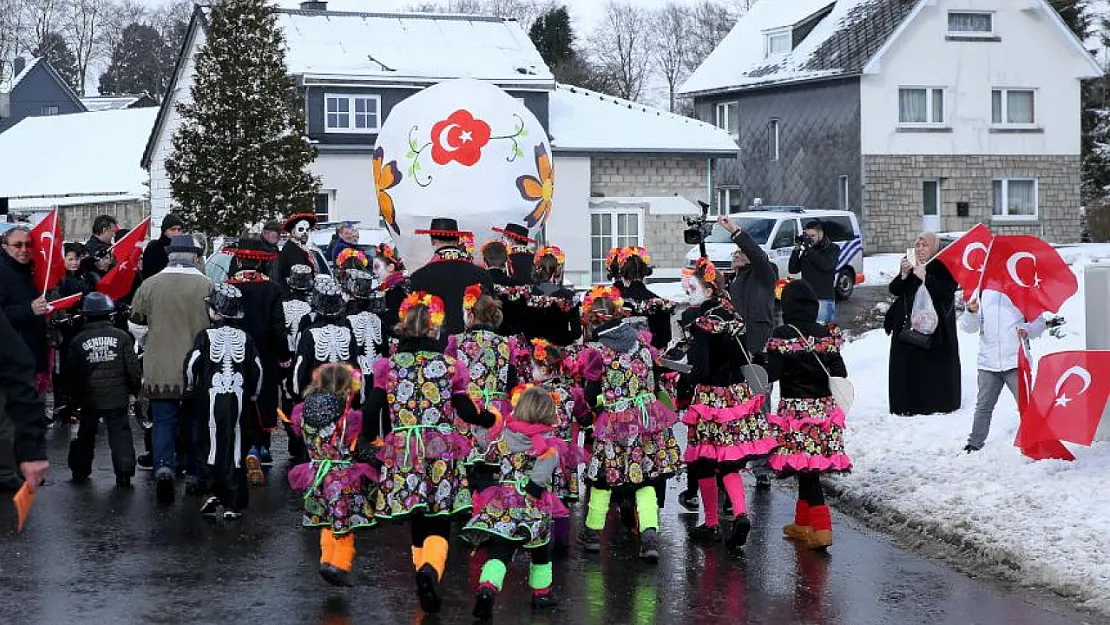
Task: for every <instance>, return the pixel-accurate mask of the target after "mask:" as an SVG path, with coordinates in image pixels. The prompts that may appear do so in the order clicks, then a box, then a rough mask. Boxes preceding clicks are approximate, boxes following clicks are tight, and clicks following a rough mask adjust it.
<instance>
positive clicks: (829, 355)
mask: <svg viewBox="0 0 1110 625" xmlns="http://www.w3.org/2000/svg"><path fill="white" fill-rule="evenodd" d="M802 290H808V291H810V292H809V293H802V292H800V291H802ZM795 295H796V296H797V297H795ZM817 311H818V303H817V298H816V297H815V296H814V294H813V292H812V290H811V289H804V288H803V289H799V290H795V289H788V290H787V291H786V293H784V294H783V301H782V318H783V322H784V323H783V325H781V326H779V327H777V328H775V332H774V338H775V339H782V340H783V341H799V340H800V339H801V338H802V336H800V335H799V334H798V333H799V331H800V332H801V334H802V335H804V337H805V340H806V342H807V343H809V344H812V343H814V342H816V341H820V340H821V339H824V338H828V337H829V336H830V335H831V331H830V330H829V328H828V326H826V325H824V324H821V323H817ZM795 328H797V329H795ZM818 358H820V362H818ZM822 364H823V365H824V368H822V367H821V365H822ZM825 369H828V371H829V372H828V374H826V373H825ZM829 375H832V376H834V377H841V378H842V377H847V375H848V371H847V368H846V367H845V366H844V358H843V357H841V355H840V351H839V350H836V351H829V352H824V353H821V354H820V355H818V354H817V353H816V352H810V351H804V350H803V351H793V350H788V351H787V352H785V353H784V352H783V351H779V350H776V349H770V350H767V377H768V379H769V380H770V381H771V382H779V384H780V386H779V391H780V393H781V394H782V396H783V397H785V398H789V399H819V398H822V397H828V396H829V395H830V394H831V391H830V390H829Z"/></svg>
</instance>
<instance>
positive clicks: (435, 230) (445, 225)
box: [415, 217, 474, 239]
mask: <svg viewBox="0 0 1110 625" xmlns="http://www.w3.org/2000/svg"><path fill="white" fill-rule="evenodd" d="M415 234H417V235H423V234H426V235H429V236H431V237H432V238H434V239H461V238H463V237H466V236H474V233H473V232H467V231H465V230H459V222H458V221H457V220H455V219H451V218H450V217H436V218H435V219H433V220H432V225H431V227H430V228H428V229H427V230H417V231H416V232H415Z"/></svg>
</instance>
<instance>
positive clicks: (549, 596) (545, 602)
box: [532, 588, 559, 610]
mask: <svg viewBox="0 0 1110 625" xmlns="http://www.w3.org/2000/svg"><path fill="white" fill-rule="evenodd" d="M557 605H559V598H558V597H556V596H555V593H554V592H552V591H551V589H550V588H548V589H547V590H544V591H542V592H541V591H538V590H533V591H532V609H533V610H547V609H549V608H553V607H555V606H557Z"/></svg>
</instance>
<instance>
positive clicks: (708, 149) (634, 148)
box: [549, 85, 739, 156]
mask: <svg viewBox="0 0 1110 625" xmlns="http://www.w3.org/2000/svg"><path fill="white" fill-rule="evenodd" d="M549 115H550V132H551V145H552V149H553V150H554V151H555V152H556V153H558V152H606V153H668V154H683V153H687V154H706V155H711V154H718V155H732V156H735V155H736V153H737V151H738V150H739V148H738V147H737V146H736V142H735V141H734V140H733V139H732V137H730V136H729V134H728V133H727V132H726V131H724V130H722V129H720V128H717V127H716V126H713V125H711V124H706V123H704V122H701V121H698V120H696V119H691V118H689V117H683V116H681V115H675V114H673V113H668V112H666V111H662V110H659V109H655V108H651V107H650V106H644V105H643V104H637V103H635V102H630V101H628V100H622V99H620V98H614V97H612V96H608V95H603V94H600V93H597V92H594V91H590V90H588V89H583V88H581V87H572V86H567V85H559V86H558V88H556V90H555V92H554V93H552V94H551V101H550V105H549Z"/></svg>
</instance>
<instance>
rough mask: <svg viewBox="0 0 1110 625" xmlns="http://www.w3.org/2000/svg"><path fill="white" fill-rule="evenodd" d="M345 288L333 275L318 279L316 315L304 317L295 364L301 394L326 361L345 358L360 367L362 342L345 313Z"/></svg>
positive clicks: (314, 297) (295, 381)
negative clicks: (309, 317) (357, 337)
mask: <svg viewBox="0 0 1110 625" xmlns="http://www.w3.org/2000/svg"><path fill="white" fill-rule="evenodd" d="M344 307H345V303H344V301H343V289H341V288H340V287H339V284H338V283H337V282H336V281H335V280H334V279H332V278H330V277H320V278H318V279H317V280H316V286H315V292H314V293H313V294H312V310H313V312H314V313H316V318H315V319H313V320H312V321H310V322H308V323H307V324H306V323H304V321H302V323H301V332H300V337H299V338H298V340H297V358H296V362H295V363H294V365H293V393H294V394H296V395H297V396H300V395H301V394H302V393H303V392H304V389H306V388H308V384H309V382H311V381H312V373H313V372H314V371H316V368H317V367H319V366H320V365H322V364H324V363H325V362H345V363H347V364H349V365H351V366H352V367H358V366H359V364H358V342H357V341H356V339H355V333H354V331H353V330H352V329H351V324H349V323H348V322H347V320H346V319H345V318H344V316H343V309H344Z"/></svg>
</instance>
